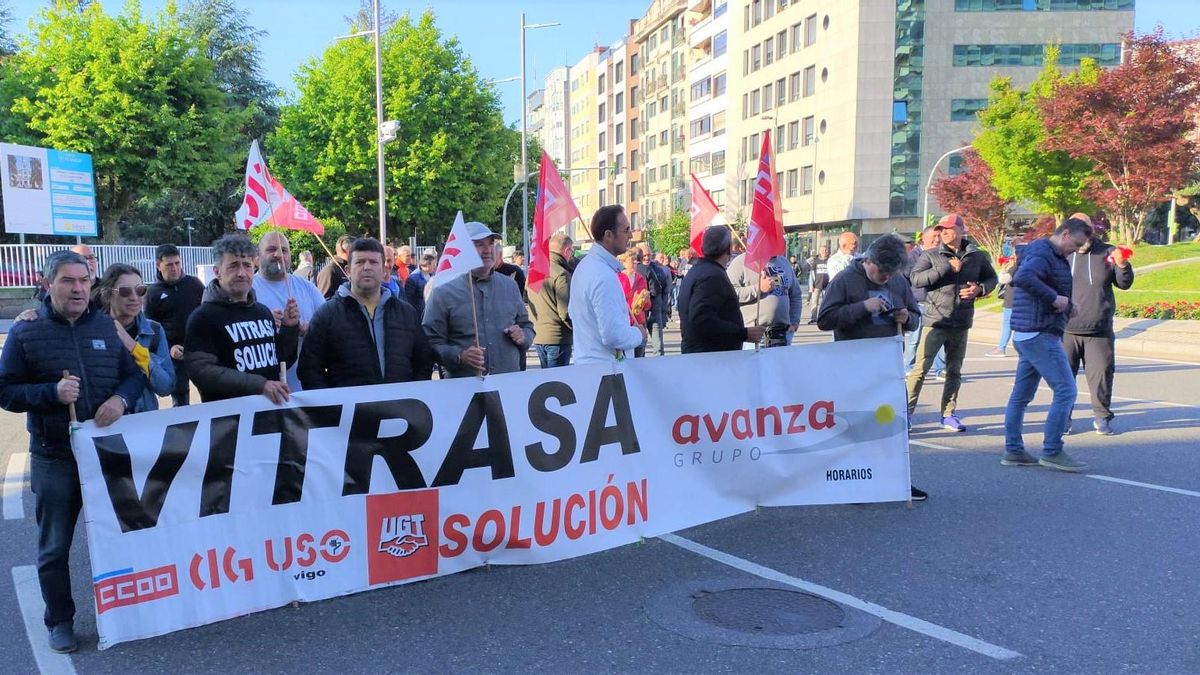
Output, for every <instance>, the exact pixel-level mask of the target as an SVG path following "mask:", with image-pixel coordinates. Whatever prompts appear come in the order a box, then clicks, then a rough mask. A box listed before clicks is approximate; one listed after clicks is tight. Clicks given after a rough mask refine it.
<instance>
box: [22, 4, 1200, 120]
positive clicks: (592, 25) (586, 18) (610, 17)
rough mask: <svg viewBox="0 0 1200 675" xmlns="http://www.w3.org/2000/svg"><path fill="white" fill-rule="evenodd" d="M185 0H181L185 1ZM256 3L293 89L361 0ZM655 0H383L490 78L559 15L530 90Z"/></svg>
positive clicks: (1155, 8) (1141, 16) (1160, 19)
mask: <svg viewBox="0 0 1200 675" xmlns="http://www.w3.org/2000/svg"><path fill="white" fill-rule="evenodd" d="M102 1H103V5H104V6H105V7H106V8H107V9H108V10H109V11H110V12H116V11H120V8H121V7H122V5H123V4H124V3H123V2H121V1H119V0H102ZM165 1H166V0H143V1H142V7H143V9H144V10H145V11H147V12H148V13H149V12H154V11H157V10H158V9H159V8H161V7H162V6H163V5H164V4H165ZM45 4H46V0H15V1H13V0H9V5H10V6H12V8H13V14H14V22H13V26H12V28H13V30H14V31H15V32H25V28H26V24H27V22H28V20H29V18H30V17H31V16H33V15H34V14H35V13H36V12H38V11H39V10H40V9H41V8H42V7H44V6H45ZM181 4H182V2H181ZM238 4H239V5H242V6H245V7H247V8H248V9H249V10H250V16H251V19H252V21H254V22H255V23H256V24H257V25H259V26H260V27H262V28H264V29H265V30H267V31H268V36H267V38H266V39H265V40H264V41H263V43H262V52H263V61H264V66H265V69H266V75H267V77H268V79H270V80H272V81H273V82H275V83H276V84H277V85H279V86H281V87H283V88H284V89H287V90H293V89H294V87H293V85H292V78H293V75H294V74H295V72H296V69H297V68H298V67H299V66H300V65H301V64H303V63H304V62H305V61H307V60H308V59H310V58H313V57H315V56H318V55H320V54H321V52H322V51H323V50H324V49H325V47H326V46H328V45H329V44H330V43H332V42H333V39H334V38H335V37H337V36H339V35H342V34H344V33H346V32H347V31H346V22H345V20H344V19H343V17H346V16H349V15H351V14H354V13H355V12H356V11H357V10H358V4H359V3H358V0H257V1H256V2H251V1H250V0H238ZM648 5H649V0H520V1H516V0H426V1H424V2H400V1H398V0H383V7H384V8H385V9H387V10H389V11H392V12H395V13H397V14H403V13H404V12H406V11H407V12H411V13H413V14H414V15H415V14H419V13H421V12H423V11H424V10H425V9H426V8H429V7H432V8H433V9H434V12H435V13H436V15H437V21H438V26H439V27H440V28H441V30H442V32H443V33H447V34H454V35H457V36H458V39H459V41H460V43H461V45H462V48H463V51H464V52H465V53H466V54H467V55H468V56H470V57H471V59H472V61H473V62H474V63H475V67H476V68H478V69H479V71H480V73H481V74H482V75H483V77H485V78H490V79H501V78H506V77H512V76H515V75H518V74H519V73H520V69H521V66H520V56H519V37H518V35H519V32H520V31H519V29H518V26H519V24H520V15H521V12H522V11H524V12H525V14H526V21H527V22H528V23H549V22H558V23H560V24H561V25H560V26H557V27H553V28H542V29H537V30H530V31H528V33H527V40H526V43H527V44H526V61H527V64H528V68H529V78H530V85H529V89H530V90H531V91H532V90H533V89H536V88H537V84H536V83H537V82H540V81H541V78H542V77H543V76H544V75H545V73H546V72H547V71H549V70H550V69H551V68H554V67H556V66H560V65H563V64H571V63H575V62H576V61H578V60H579V59H580V58H581V57H582V56H583V55H584V54H585V53H586V52H587V50H588V49H590V48H591V46H592V45H593V44H602V45H607V44H610V43H612V42H615V41H617V40H620V39H621V38H622V37H623V36H624V35H625V32H626V29H627V27H628V21H629V19H630V18H633V17H637V16H641V14H642V12H644V11H645V9H646V7H647V6H648ZM1135 20H1136V28H1137V30H1138V31H1139V32H1145V31H1149V30H1152V29H1153V28H1154V26H1155V25H1156V24H1159V23H1161V24H1163V25H1164V27H1165V28H1166V30H1167V33H1168V35H1169V36H1171V37H1181V36H1182V37H1192V36H1195V35H1196V34H1197V32H1198V31H1200V0H1137V12H1136V19H1135ZM496 87H497V89H498V91H499V93H500V95H501V101H502V102H503V104H504V108H505V113H504V118H505V120H506V121H507V122H516V121H518V120H519V116H520V106H521V103H520V100H521V97H520V84H519V83H518V82H509V83H499V84H497V85H496Z"/></svg>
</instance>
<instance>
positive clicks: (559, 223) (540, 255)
mask: <svg viewBox="0 0 1200 675" xmlns="http://www.w3.org/2000/svg"><path fill="white" fill-rule="evenodd" d="M578 217H579V209H577V208H575V202H574V200H572V199H571V191H570V190H568V189H567V186H566V184H565V183H563V181H562V178H561V177H560V176H559V175H558V167H556V166H554V162H553V161H551V160H550V155H547V154H546V153H545V152H544V151H543V152H542V166H541V168H540V169H539V170H538V188H537V202H536V203H535V205H534V207H533V239H532V240H531V241H530V242H529V277H528V278H527V279H526V281H525V288H526V289H528V291H529V292H530V293H537V292H538V291H539V290H541V288H542V282H543V281H545V279H546V277H547V276H548V275H549V274H550V235H552V234H554V233H555V232H557V231H558V230H559V229H561V228H563V227H566V226H567V225H568V224H569V223H570V222H571V221H572V220H575V219H576V218H578Z"/></svg>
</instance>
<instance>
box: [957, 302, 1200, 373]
mask: <svg viewBox="0 0 1200 675" xmlns="http://www.w3.org/2000/svg"><path fill="white" fill-rule="evenodd" d="M1002 317H1003V315H1002V314H1000V313H999V312H987V311H983V312H976V313H975V326H974V327H973V328H972V329H971V339H972V340H973V341H975V342H991V343H993V344H995V343H996V342H998V341H999V340H1000V319H1001V318H1002ZM1113 328H1114V329H1115V330H1116V332H1117V354H1118V355H1119V356H1146V357H1158V358H1163V359H1174V360H1178V361H1188V362H1192V363H1200V321H1164V320H1162V319H1123V318H1121V317H1117V318H1115V319H1113ZM1009 349H1010V350H1011V349H1012V344H1009Z"/></svg>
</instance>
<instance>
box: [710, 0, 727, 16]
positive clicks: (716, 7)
mask: <svg viewBox="0 0 1200 675" xmlns="http://www.w3.org/2000/svg"><path fill="white" fill-rule="evenodd" d="M728 9H729V1H728V0H717V1H716V2H715V3H713V18H714V19H715V18H717V17H718V16H723V15H724V14H725V12H726V11H727V10H728Z"/></svg>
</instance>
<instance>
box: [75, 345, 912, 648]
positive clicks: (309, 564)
mask: <svg viewBox="0 0 1200 675" xmlns="http://www.w3.org/2000/svg"><path fill="white" fill-rule="evenodd" d="M899 352H900V345H899V343H898V342H897V340H896V339H894V338H892V339H878V340H857V341H853V342H841V343H830V344H821V345H810V346H797V347H788V348H779V349H766V350H762V351H761V352H724V353H715V354H696V355H687V356H675V357H670V358H660V359H637V360H636V361H634V360H630V361H626V362H623V363H622V364H620V365H618V366H616V367H615V368H613V367H609V366H601V365H596V366H571V367H567V368H555V369H552V370H540V371H529V372H525V373H513V374H509V375H498V376H491V377H488V378H486V379H481V378H464V379H457V380H449V381H443V382H420V383H409V384H396V385H379V386H372V387H355V388H347V389H325V390H317V391H305V392H300V393H298V394H296V395H294V396H293V397H292V401H291V402H290V403H289V404H288V405H286V406H278V407H277V406H273V405H272V404H271V403H270V402H269V401H268V400H267V399H266V398H265V397H262V396H253V397H246V398H240V399H234V400H230V401H221V402H216V403H209V404H204V405H198V406H188V407H185V408H178V409H168V410H160V411H157V412H151V413H143V414H139V415H132V416H128V417H124V418H122V419H121V420H119V421H118V422H117V423H116V424H114V425H112V426H111V427H108V428H104V429H99V428H97V427H96V426H95V425H94V424H92V423H90V422H89V423H86V424H84V425H82V427H80V428H79V429H78V430H77V431H76V432H75V433H74V435H73V437H72V443H73V445H74V450H75V455H76V459H77V460H78V463H79V473H80V478H81V481H82V483H83V498H84V506H85V519H86V522H87V533H88V546H89V549H90V553H91V563H92V570H93V574H94V582H93V586H94V593H95V601H96V614H97V625H98V628H99V632H100V646H101V648H107V647H110V646H112V645H114V644H117V643H119V642H123V641H126V640H134V639H138V638H144V637H150V636H153V635H160V634H163V633H167V632H170V631H174V630H179V629H181V628H187V627H190V626H198V625H202V624H205V623H210V622H213V621H218V620H221V619H225V618H230V617H234V616H239V615H242V614H247V613H250V612H255V611H259V610H264V609H268V608H272V607H279V606H282V605H284V604H287V603H288V602H291V601H293V600H302V601H313V600H320V599H322V598H329V597H334V596H338V595H344V594H347V593H354V592H358V591H363V590H366V589H369V588H373V587H379V586H386V585H392V584H397V583H406V582H411V581H415V580H418V579H423V578H427V577H432V576H438V575H445V574H452V573H454V572H459V571H462V570H466V569H469V568H472V567H476V566H479V565H482V564H485V563H490V564H528V563H539V562H549V561H554V560H562V559H564V558H570V557H573V556H579V555H583V554H587V553H593V552H596V551H602V550H605V549H609V548H612V547H615V546H620V545H623V544H628V543H630V542H634V541H637V540H638V538H639V537H652V536H656V535H659V534H663V533H666V532H673V531H676V530H679V529H683V528H687V527H691V526H695V525H699V524H702V523H706V522H710V521H713V520H716V519H719V518H725V517H728V516H732V515H735V514H738V513H742V512H745V511H748V510H751V509H753V508H754V507H755V506H756V505H765V506H779V505H801V504H832V503H845V502H878V501H899V500H905V499H907V498H908V496H909V466H908V445H907V433H906V430H905V418H904V405H905V399H904V388H903V384H902V378H903V373H902V371H901V365H900V364H901V359H900V353H899Z"/></svg>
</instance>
